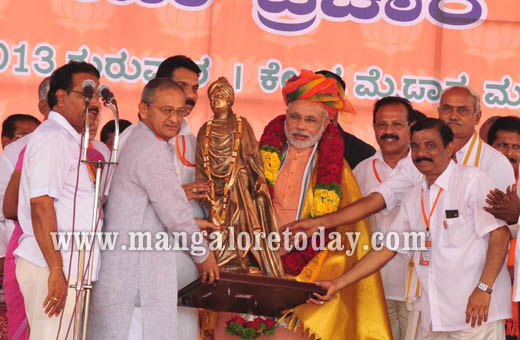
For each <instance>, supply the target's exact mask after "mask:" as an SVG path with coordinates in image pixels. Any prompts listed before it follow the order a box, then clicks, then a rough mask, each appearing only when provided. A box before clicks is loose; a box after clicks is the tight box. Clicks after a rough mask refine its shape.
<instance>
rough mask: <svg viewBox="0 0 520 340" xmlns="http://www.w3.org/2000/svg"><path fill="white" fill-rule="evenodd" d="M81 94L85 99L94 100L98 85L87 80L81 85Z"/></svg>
mask: <svg viewBox="0 0 520 340" xmlns="http://www.w3.org/2000/svg"><path fill="white" fill-rule="evenodd" d="M81 88H82V91H81V94H82V95H83V97H85V99H88V100H90V99H92V96H93V95H94V89H95V88H96V83H95V82H94V81H93V80H92V79H85V80H84V81H83V83H81Z"/></svg>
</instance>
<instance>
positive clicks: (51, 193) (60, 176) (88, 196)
mask: <svg viewBox="0 0 520 340" xmlns="http://www.w3.org/2000/svg"><path fill="white" fill-rule="evenodd" d="M87 79H90V80H92V81H94V82H95V83H96V86H97V85H98V84H99V72H98V70H97V69H96V68H95V67H94V66H92V65H90V64H87V63H84V62H81V63H80V62H70V63H69V64H66V65H64V66H62V67H60V68H58V69H57V70H55V71H54V72H53V74H52V76H51V80H50V89H49V94H48V100H49V107H51V108H52V111H51V112H50V113H49V117H48V119H47V120H46V121H45V122H44V123H42V124H41V125H40V126H39V127H38V128H37V129H36V130H35V131H34V132H33V133H32V134H31V138H30V141H29V142H28V144H27V149H26V152H25V157H24V162H23V172H22V176H21V180H20V193H19V205H18V220H19V222H20V226H21V228H22V230H23V232H24V234H23V235H22V237H21V238H20V241H19V246H18V248H17V249H16V251H15V253H14V254H15V256H16V257H17V263H16V277H17V280H18V282H19V284H20V289H21V291H22V295H23V296H24V300H25V309H26V313H27V319H28V321H29V326H30V328H31V340H33V339H55V338H58V339H65V336H66V333H67V327H68V325H69V322H70V320H71V319H72V314H73V310H74V305H75V298H76V294H75V290H74V289H73V288H70V287H69V284H72V283H74V282H75V278H76V275H77V269H78V251H77V249H73V250H72V251H71V249H70V248H69V249H61V250H60V249H55V247H54V242H53V237H52V235H51V233H53V232H67V231H84V232H88V231H90V228H91V224H92V207H93V204H94V196H95V195H94V183H93V178H92V177H91V175H90V173H89V170H88V168H87V165H85V164H84V163H80V162H78V160H79V158H80V149H81V147H80V143H81V131H82V130H83V126H84V119H85V113H84V111H85V103H84V98H83V95H82V83H83V81H85V80H87ZM89 109H91V110H92V111H99V103H98V101H97V97H94V98H93V99H92V100H91V102H90V106H89ZM93 258H94V261H95V262H94V271H93V279H94V280H95V279H96V278H97V271H98V263H97V259H99V249H98V248H95V250H94V254H93ZM42 306H43V307H42ZM62 313H63V314H62ZM60 314H62V320H63V322H62V324H61V326H60ZM58 334H59V337H58Z"/></svg>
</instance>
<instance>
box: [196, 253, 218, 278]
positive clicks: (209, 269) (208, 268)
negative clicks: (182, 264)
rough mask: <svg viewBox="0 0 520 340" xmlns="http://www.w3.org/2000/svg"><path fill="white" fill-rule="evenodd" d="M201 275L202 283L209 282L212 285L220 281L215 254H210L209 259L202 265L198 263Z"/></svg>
mask: <svg viewBox="0 0 520 340" xmlns="http://www.w3.org/2000/svg"><path fill="white" fill-rule="evenodd" d="M196 265H197V269H198V270H199V273H200V274H201V275H202V283H205V282H206V280H209V281H208V283H209V284H212V283H213V282H214V281H215V280H219V279H220V275H219V271H218V266H217V261H216V260H215V256H214V255H213V252H211V251H210V252H209V256H208V258H207V259H206V260H205V261H204V262H202V263H196Z"/></svg>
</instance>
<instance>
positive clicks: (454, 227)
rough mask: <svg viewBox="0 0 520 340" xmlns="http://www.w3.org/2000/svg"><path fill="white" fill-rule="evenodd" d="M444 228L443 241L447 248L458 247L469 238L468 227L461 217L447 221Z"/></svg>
mask: <svg viewBox="0 0 520 340" xmlns="http://www.w3.org/2000/svg"><path fill="white" fill-rule="evenodd" d="M442 228H443V233H442V241H443V245H444V246H445V247H448V248H454V247H458V246H460V245H461V244H462V243H464V241H465V240H467V238H468V237H469V230H468V227H467V225H466V223H465V222H464V219H463V218H462V217H460V216H459V217H455V218H447V219H445V220H444V222H443V225H442Z"/></svg>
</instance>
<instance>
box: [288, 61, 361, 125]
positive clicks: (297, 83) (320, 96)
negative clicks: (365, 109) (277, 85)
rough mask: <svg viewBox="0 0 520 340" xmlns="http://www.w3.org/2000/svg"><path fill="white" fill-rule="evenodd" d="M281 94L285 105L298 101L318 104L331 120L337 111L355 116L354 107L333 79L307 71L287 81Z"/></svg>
mask: <svg viewBox="0 0 520 340" xmlns="http://www.w3.org/2000/svg"><path fill="white" fill-rule="evenodd" d="M282 94H283V99H284V101H285V104H286V105H287V104H289V103H290V102H293V101H295V100H298V99H308V100H310V101H313V102H316V103H320V104H322V105H323V106H324V107H325V109H327V111H328V112H329V117H331V118H333V117H335V116H336V114H337V113H338V111H346V112H349V113H351V114H355V111H354V107H352V104H350V102H349V101H348V100H347V98H346V96H345V91H343V88H342V87H341V86H340V85H339V84H338V81H337V80H336V79H335V78H328V77H325V76H324V75H322V74H319V73H314V72H312V71H309V70H302V71H301V72H300V74H299V75H298V76H294V77H292V78H291V79H289V80H288V81H287V83H286V84H285V86H284V87H283V89H282Z"/></svg>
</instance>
